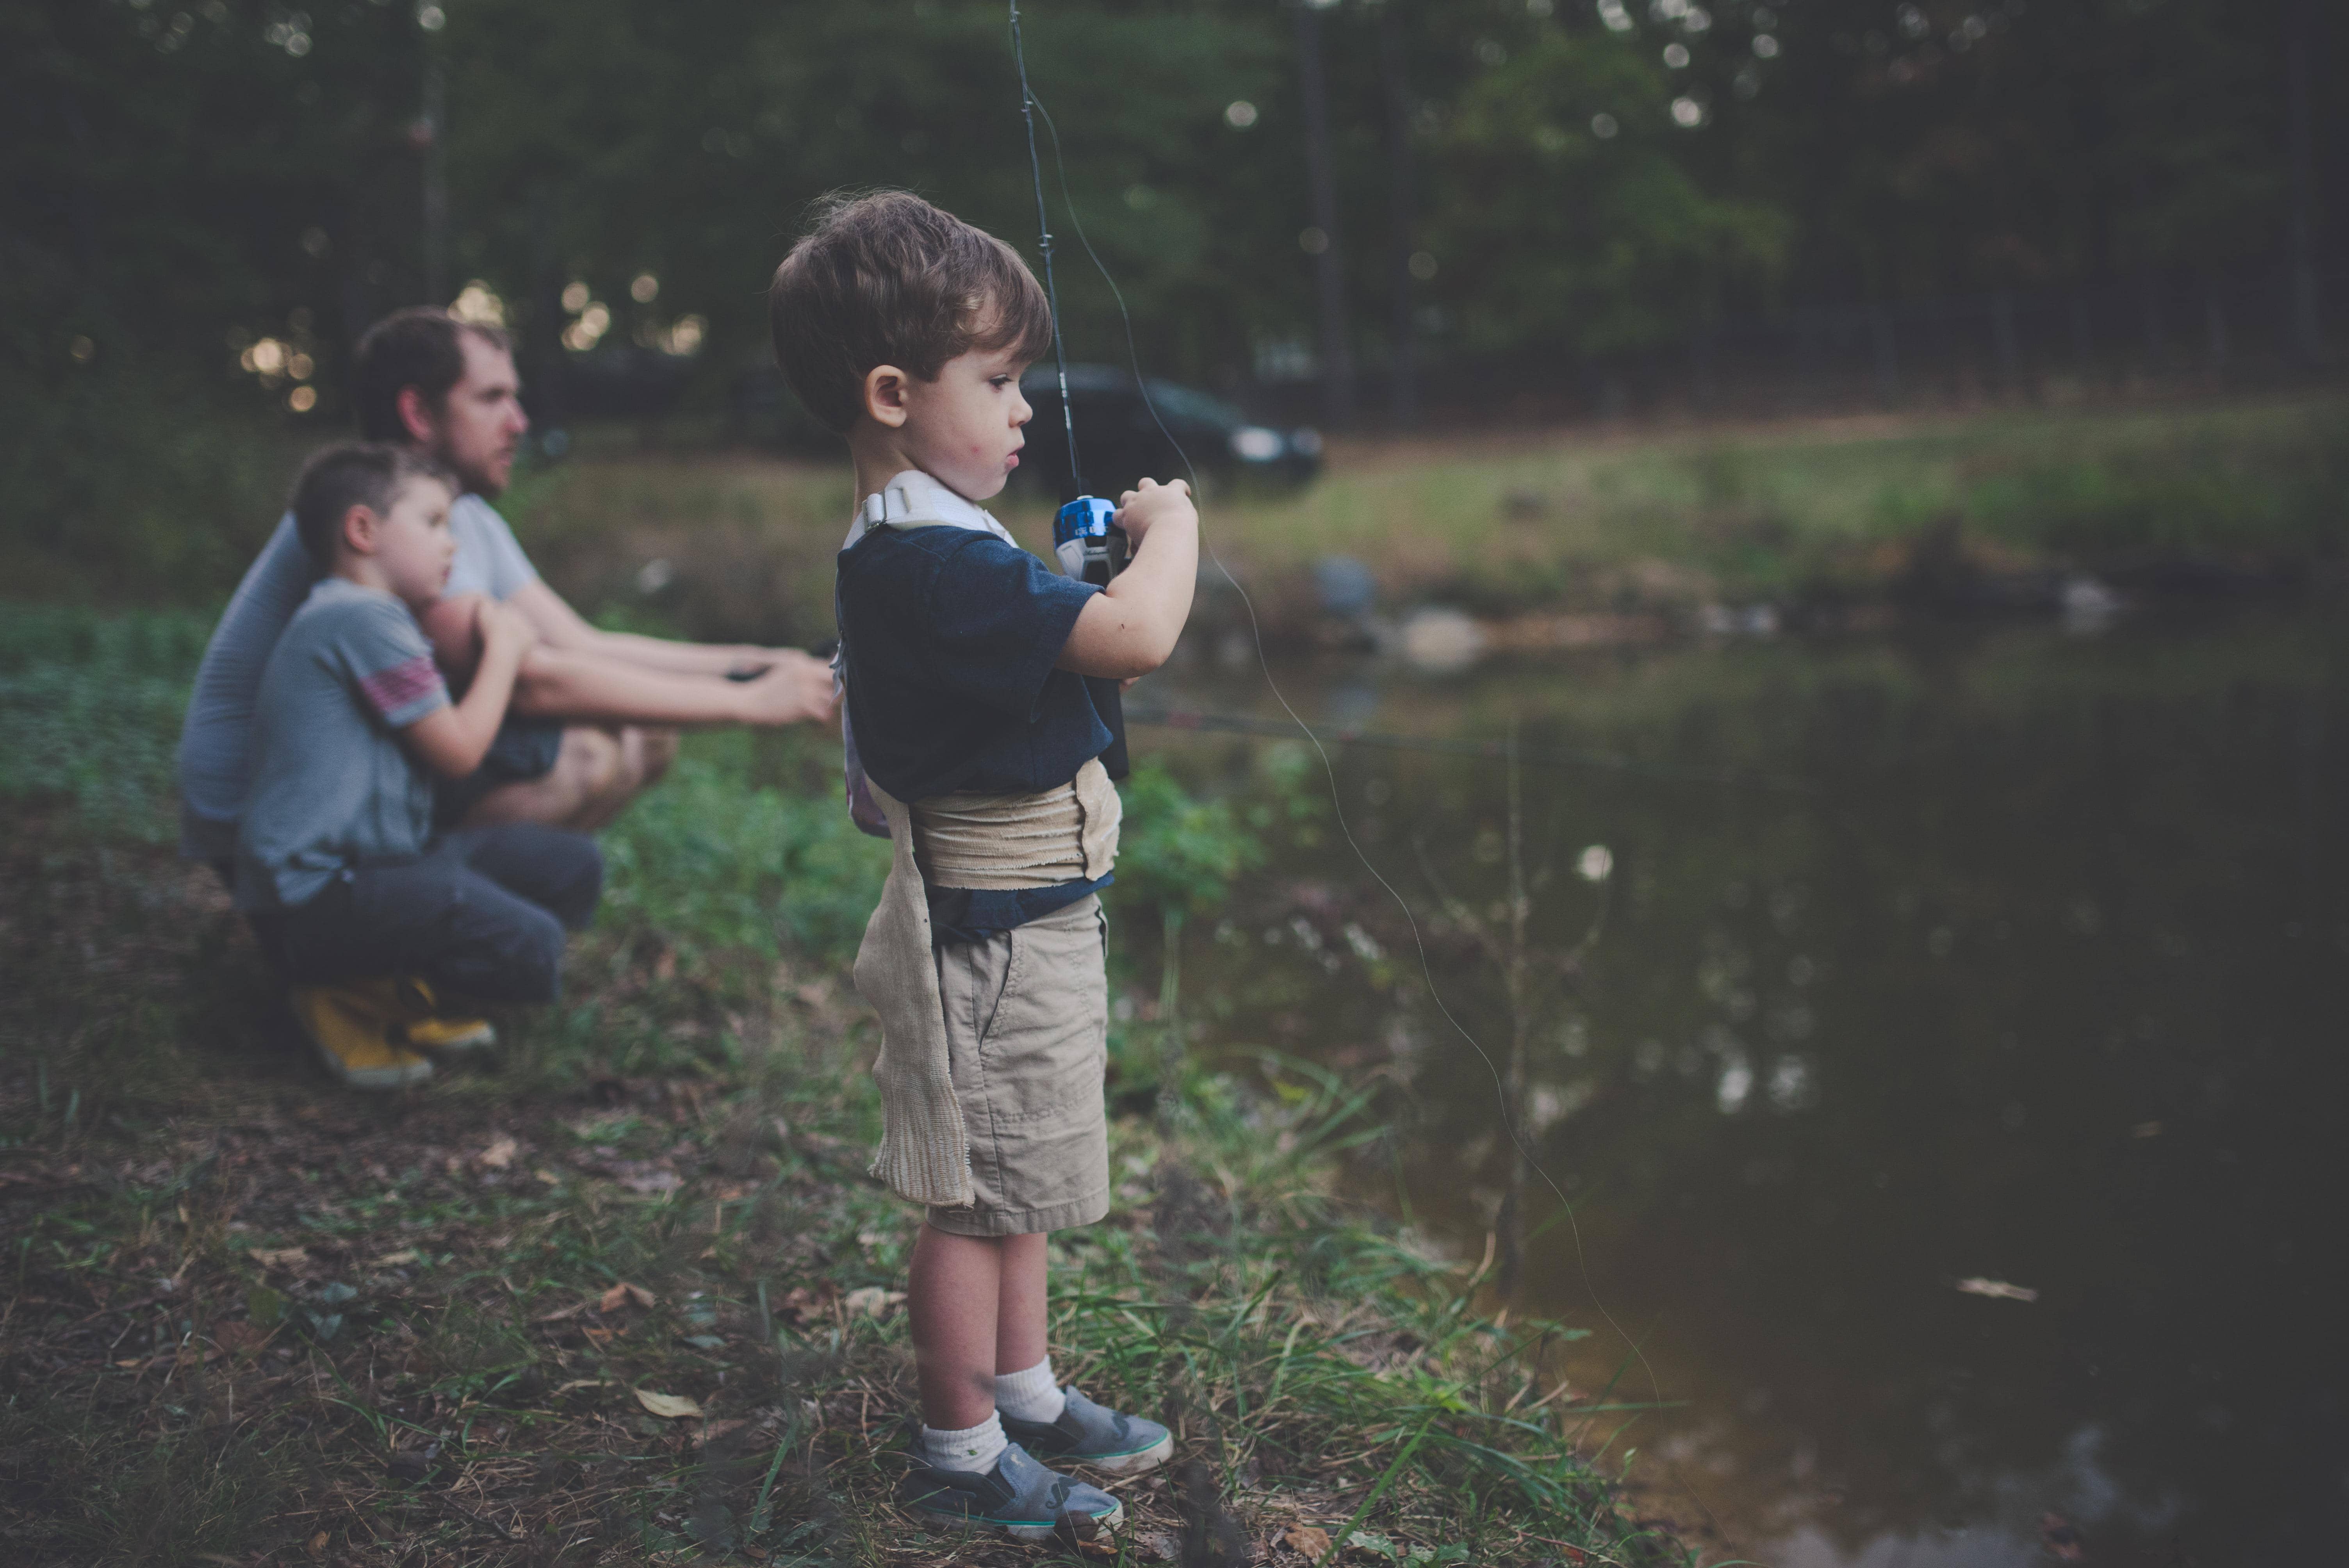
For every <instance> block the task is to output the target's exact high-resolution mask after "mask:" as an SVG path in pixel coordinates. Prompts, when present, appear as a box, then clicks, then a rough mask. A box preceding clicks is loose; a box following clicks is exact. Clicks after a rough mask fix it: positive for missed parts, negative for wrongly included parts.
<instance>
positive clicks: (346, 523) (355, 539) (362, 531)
mask: <svg viewBox="0 0 2349 1568" xmlns="http://www.w3.org/2000/svg"><path fill="white" fill-rule="evenodd" d="M382 529H383V519H381V518H379V517H378V516H377V515H376V513H375V509H374V508H373V507H370V506H354V507H352V508H351V510H350V511H347V512H345V513H343V526H342V528H341V529H340V530H339V531H338V532H339V534H340V536H341V539H342V542H343V548H344V549H346V550H347V551H349V552H351V553H352V554H354V555H373V554H374V553H375V547H376V536H377V534H378V533H379V532H380V531H382Z"/></svg>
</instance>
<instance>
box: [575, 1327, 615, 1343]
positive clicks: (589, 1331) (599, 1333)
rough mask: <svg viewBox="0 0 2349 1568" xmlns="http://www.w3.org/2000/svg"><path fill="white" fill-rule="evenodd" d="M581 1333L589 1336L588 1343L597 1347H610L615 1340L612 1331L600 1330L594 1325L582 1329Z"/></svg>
mask: <svg viewBox="0 0 2349 1568" xmlns="http://www.w3.org/2000/svg"><path fill="white" fill-rule="evenodd" d="M579 1332H580V1333H582V1334H584V1335H585V1336H587V1342H588V1343H589V1344H591V1345H595V1346H605V1345H609V1344H610V1343H611V1342H612V1338H613V1334H612V1331H611V1330H610V1329H608V1328H598V1327H596V1326H595V1325H594V1324H592V1323H591V1324H589V1325H587V1326H586V1327H585V1328H582V1329H581V1330H580V1331H579Z"/></svg>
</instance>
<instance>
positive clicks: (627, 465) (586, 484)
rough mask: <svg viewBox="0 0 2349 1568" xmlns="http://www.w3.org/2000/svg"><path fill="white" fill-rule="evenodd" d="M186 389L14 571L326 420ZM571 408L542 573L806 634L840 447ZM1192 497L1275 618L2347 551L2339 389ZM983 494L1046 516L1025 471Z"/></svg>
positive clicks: (2348, 506)
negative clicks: (684, 443) (1349, 588)
mask: <svg viewBox="0 0 2349 1568" xmlns="http://www.w3.org/2000/svg"><path fill="white" fill-rule="evenodd" d="M199 402H200V400H199ZM198 414H199V415H200V416H201V417H200V418H196V420H195V422H194V423H192V424H191V423H188V422H187V421H185V420H182V421H181V422H180V423H179V424H177V425H173V426H171V429H172V430H174V431H175V432H176V433H175V434H173V435H171V437H170V438H168V439H165V438H154V439H150V438H137V439H132V440H128V441H124V442H120V443H119V445H120V449H119V450H114V449H109V446H108V445H106V443H105V442H101V443H100V444H99V445H98V446H96V447H93V448H92V449H94V450H106V451H108V452H109V460H108V461H106V462H104V463H98V464H94V465H84V466H85V468H87V469H88V472H87V474H85V476H84V480H83V481H78V482H77V484H76V485H74V486H67V487H66V488H63V489H58V488H57V487H55V486H51V487H49V488H46V489H44V488H41V487H39V486H36V487H34V489H32V490H27V491H26V493H25V494H23V495H21V496H18V497H17V498H16V499H17V500H19V501H20V502H21V504H20V505H18V506H16V508H15V509H13V510H12V511H9V512H8V513H7V515H6V517H5V520H0V571H5V573H7V577H8V580H9V581H10V582H12V583H16V584H18V587H17V589H16V592H17V593H18V594H19V596H25V597H41V598H51V599H55V598H71V599H74V600H77V601H79V602H83V603H92V602H96V603H141V604H153V603H193V604H199V605H210V604H213V603H219V602H220V601H221V600H222V599H224V598H225V597H226V596H227V593H228V592H229V590H230V589H231V588H232V587H233V585H234V583H235V582H236V579H237V576H238V575H239V573H242V571H243V567H244V564H245V563H246V562H248V561H249V560H250V559H251V555H252V552H253V551H254V549H256V548H257V547H258V545H259V542H260V541H261V540H262V539H263V538H264V536H265V535H266V533H267V531H268V529H269V527H270V525H271V523H272V521H274V515H275V512H276V511H277V509H278V507H279V504H280V500H281V498H282V496H283V494H284V486H285V478H286V475H287V473H288V472H289V471H290V469H291V467H292V465H293V463H294V461H295V456H296V454H297V452H298V449H299V446H300V444H301V443H302V442H304V441H305V440H308V439H312V438H315V439H319V440H323V439H326V438H328V437H329V436H331V435H333V434H335V432H330V431H313V432H310V433H309V434H308V435H307V436H305V435H304V434H302V432H300V431H298V430H295V429H294V428H289V427H287V426H286V425H285V423H284V422H283V421H281V420H269V421H262V422H257V423H256V422H254V421H253V420H252V418H250V417H249V416H244V415H240V416H235V417H234V418H232V417H231V416H230V415H229V414H228V413H226V412H221V411H215V412H213V413H210V414H206V413H203V411H202V408H201V407H199V408H198ZM239 419H243V420H244V421H245V422H244V423H239V422H238V420H239ZM152 423H153V422H152V421H149V422H148V423H140V422H139V421H137V420H133V421H131V422H130V423H129V424H128V425H125V426H118V427H114V428H115V429H116V430H117V432H118V435H119V429H121V428H131V429H134V430H135V429H144V428H150V424H152ZM157 428H160V426H159V427H157ZM190 431H193V432H194V434H193V435H191V434H189V433H188V432H190ZM579 435H580V439H579V442H578V445H577V448H576V452H575V455H574V457H573V458H572V459H570V460H569V461H567V462H565V463H563V464H560V465H557V466H555V467H553V468H551V469H540V470H538V471H536V472H534V473H533V472H529V471H525V472H524V473H523V477H522V479H521V481H520V483H519V484H518V485H517V486H516V488H515V490H514V491H513V492H512V494H511V495H509V497H508V498H507V499H506V501H505V502H504V506H505V510H506V511H507V512H508V514H509V515H510V516H511V517H512V519H513V520H514V521H515V523H516V525H517V527H518V530H519V531H520V532H521V535H522V538H523V542H524V544H525V545H526V546H527V547H528V548H529V550H530V551H531V552H532V554H533V558H534V559H535V560H536V561H537V562H539V564H540V566H541V567H542V568H543V570H545V571H546V573H547V574H548V576H549V577H550V579H551V580H552V581H553V582H554V583H555V585H556V586H557V587H558V588H560V589H562V590H563V592H564V593H566V594H568V595H570V596H571V597H572V598H573V599H574V601H575V602H577V603H581V604H583V605H589V606H616V607H618V613H619V614H622V615H623V616H624V617H625V618H626V619H628V620H629V621H631V622H632V623H634V624H646V625H652V626H667V627H671V628H674V629H676V630H678V631H682V632H685V633H688V634H693V635H697V636H710V637H724V638H729V639H735V638H748V639H757V640H763V641H771V642H784V641H794V640H796V641H812V640H816V639H820V638H823V637H824V636H828V635H829V634H830V633H831V627H832V614H831V602H830V593H831V571H830V561H831V556H832V552H833V551H834V550H835V549H836V548H837V547H838V544H839V542H840V535H841V532H842V530H843V525H844V521H845V519H846V516H847V511H848V503H849V495H848V490H849V480H848V475H847V471H846V469H845V467H844V465H842V464H836V463H833V464H827V463H812V462H785V461H779V460H774V459H766V458H761V457H758V456H754V455H749V454H739V453H738V454H725V453H715V452H709V451H699V450H669V451H664V450H662V449H658V448H657V446H653V445H647V444H641V443H639V442H637V441H636V440H635V439H633V438H631V436H630V433H629V432H627V431H625V430H619V429H608V430H592V429H591V430H587V431H583V432H580V433H579ZM106 439H107V441H109V442H112V441H115V440H116V437H113V436H109V437H108V438H106ZM85 444H87V443H85ZM198 459H202V461H198ZM207 465H208V466H207ZM20 488H22V487H20ZM1210 503H1211V504H1210V506H1209V509H1208V511H1207V523H1208V531H1209V538H1210V541H1211V542H1213V543H1214V544H1215V545H1216V548H1217V549H1218V550H1219V551H1220V552H1222V553H1223V555H1224V556H1225V558H1226V560H1227V561H1228V562H1230V563H1231V564H1232V566H1233V567H1234V569H1235V570H1236V571H1238V572H1240V573H1242V574H1243V575H1244V576H1245V577H1247V580H1248V582H1249V584H1250V587H1251V589H1252V590H1253V591H1255V592H1256V593H1257V596H1258V599H1259V601H1260V608H1262V609H1264V610H1265V611H1266V612H1267V613H1268V615H1269V617H1270V619H1271V622H1272V624H1273V628H1274V630H1275V631H1276V632H1277V633H1281V634H1290V635H1300V634H1305V633H1307V632H1309V631H1310V630H1311V624H1312V621H1313V618H1314V608H1313V606H1314V595H1313V592H1312V585H1311V573H1310V567H1311V565H1312V563H1313V562H1315V561H1316V560H1318V559H1319V558H1321V557H1323V556H1327V555H1332V554H1341V555H1350V556H1353V557H1356V558H1358V559H1360V560H1361V561H1363V562H1365V563H1367V564H1368V565H1369V566H1370V567H1371V569H1372V570H1373V572H1374V573H1376V575H1377V576H1378V578H1379V581H1380V583H1381V590H1382V593H1383V596H1384V598H1385V601H1386V603H1387V604H1388V606H1389V607H1390V608H1400V607H1402V606H1407V605H1410V604H1413V603H1426V602H1435V603H1448V604H1454V605H1457V606H1460V607H1462V608H1464V609H1467V610H1469V611H1471V612H1474V613H1476V614H1484V615H1488V616H1509V615H1518V614H1526V613H1529V612H1543V611H1553V612H1554V611H1570V612H1586V613H1587V612H1606V611H1633V612H1661V613H1663V614H1666V615H1667V616H1668V617H1683V618H1685V617H1686V616H1688V615H1689V614H1691V613H1692V612H1694V611H1696V610H1698V609H1700V608H1702V606H1704V605H1707V604H1714V603H1723V604H1731V605H1738V604H1751V603H1757V602H1769V603H1776V604H1779V605H1782V606H1800V605H1806V604H1840V603H1868V602H1872V601H1879V600H1882V599H1885V598H1887V597H1889V596H1892V595H1893V594H1894V593H1896V592H1898V591H1899V588H1900V586H1901V585H1902V584H1903V583H1907V582H1909V580H1911V579H1914V578H1915V577H1916V576H1917V575H1918V564H1919V562H1918V555H1919V548H1920V544H1922V545H1923V546H1925V548H1926V552H1927V554H1928V556H1929V558H1930V559H1929V560H1928V561H1927V562H1926V564H1927V565H1928V566H1929V567H1931V568H1934V569H1937V570H1940V571H1943V572H1944V573H1946V571H1947V570H1948V568H1949V567H1950V565H1951V562H1952V561H1954V562H1956V563H1958V564H1960V565H1961V566H1964V567H1966V568H1969V569H1971V570H1975V571H1977V572H1987V573H1992V574H2004V575H2009V576H2013V575H2016V574H2029V573H2064V572H2072V571H2086V572H2092V573H2101V574H2105V575H2108V576H2111V577H2114V578H2116V579H2118V580H2120V581H2122V582H2123V583H2124V585H2127V584H2129V583H2133V582H2144V583H2158V582H2160V581H2165V580H2175V579H2178V578H2179V577H2180V576H2185V577H2189V578H2191V577H2193V576H2195V575H2196V574H2197V573H2200V574H2201V575H2203V576H2204V577H2209V576H2210V575H2211V574H2214V573H2215V574H2218V575H2220V576H2225V575H2227V574H2236V575H2239V576H2241V575H2248V576H2250V577H2252V578H2257V579H2262V580H2264V579H2270V578H2273V579H2278V580H2290V579H2291V578H2292V577H2294V576H2295V575H2305V574H2306V573H2309V572H2310V571H2311V570H2317V571H2333V570H2337V568H2338V567H2339V565H2340V563H2341V562H2342V559H2343V556H2344V527H2349V524H2344V517H2349V397H2344V395H2342V394H2340V393H2322V392H2320V393H2312V394H2306V395H2302V396H2298V397H2288V398H2269V399H2264V400H2259V401H2251V400H2240V401H2234V402H2213V403H2209V404H2200V405H2185V404H2178V405H2163V406H2153V407H2105V408H2039V409H2029V410H2013V409H2001V410H1995V411H1991V412H1984V413H1978V414H1934V415H1886V416H1880V417H1862V418H1837V419H1801V420H1787V421H1782V422H1778V423H1774V424H1766V425H1755V426H1707V427H1686V428H1657V427H1624V428H1609V427H1603V426H1578V427H1571V428H1559V429H1554V430H1547V431H1542V430H1531V431H1507V432H1499V433H1495V435H1493V436H1491V437H1488V438H1459V437H1446V438H1392V439H1390V438H1381V437H1357V438H1340V439H1338V440H1335V441H1333V442H1332V444H1331V448H1330V460H1329V471H1328V474H1327V476H1326V477H1325V478H1324V479H1323V480H1320V481H1319V483H1317V484H1316V485H1314V486H1313V487H1312V488H1311V489H1309V490H1306V491H1304V492H1302V493H1300V494H1297V495H1292V496H1278V495H1252V494H1242V495H1234V496H1228V497H1211V498H1210ZM999 511H1001V512H1002V513H1003V514H1004V515H1005V516H1007V518H1008V519H1009V521H1012V522H1013V524H1014V526H1015V527H1016V528H1017V529H1018V530H1019V531H1020V533H1021V535H1022V537H1023V538H1025V539H1027V540H1028V541H1029V542H1030V543H1031V544H1040V543H1041V542H1044V540H1045V538H1046V535H1047V528H1048V526H1049V518H1048V512H1047V509H1046V508H1045V507H1044V505H1043V504H1042V503H1041V502H1040V500H1038V499H1037V498H1035V497H1033V496H1021V495H1019V494H1018V493H1017V492H1015V493H1014V495H1013V496H1012V497H1011V498H1010V499H1009V500H1007V501H1006V502H1005V503H1004V504H1003V505H1002V506H1001V507H999ZM1233 608H1234V607H1233V606H1231V605H1229V604H1227V603H1221V602H1220V601H1218V600H1216V598H1215V597H1214V596H1213V595H1211V596H1210V598H1209V600H1208V601H1207V603H1206V604H1205V605H1204V606H1203V610H1204V612H1205V614H1206V615H1207V616H1208V617H1209V618H1210V619H1211V620H1212V619H1214V618H1216V617H1217V616H1228V615H1229V614H1232V613H1233Z"/></svg>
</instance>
